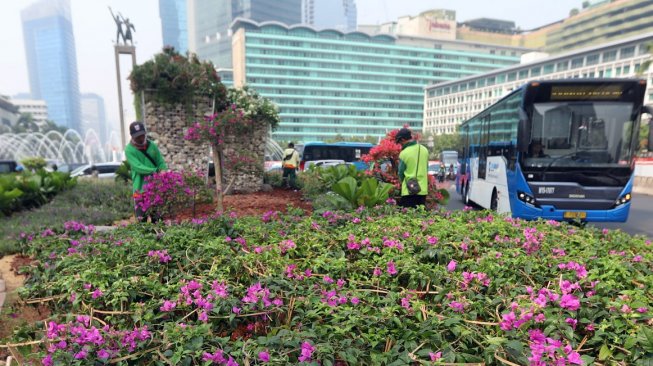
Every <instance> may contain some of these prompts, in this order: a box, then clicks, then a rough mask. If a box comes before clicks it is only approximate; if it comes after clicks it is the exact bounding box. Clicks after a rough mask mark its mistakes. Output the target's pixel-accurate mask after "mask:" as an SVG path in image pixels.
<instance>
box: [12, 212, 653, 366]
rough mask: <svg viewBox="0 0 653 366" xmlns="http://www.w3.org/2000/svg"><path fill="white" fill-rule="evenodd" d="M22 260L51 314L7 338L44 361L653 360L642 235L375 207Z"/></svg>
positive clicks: (46, 241)
mask: <svg viewBox="0 0 653 366" xmlns="http://www.w3.org/2000/svg"><path fill="white" fill-rule="evenodd" d="M25 249H26V250H28V254H30V255H32V256H34V259H35V262H34V266H33V267H31V268H29V269H28V273H29V276H28V282H27V284H26V287H25V288H24V289H23V291H22V292H21V294H22V297H23V299H24V300H29V299H40V301H43V299H46V298H47V299H50V300H51V301H48V302H45V303H44V305H45V306H47V307H48V308H49V310H50V311H51V312H52V315H51V317H50V318H49V319H48V322H47V323H44V322H35V323H34V324H26V325H25V326H24V327H23V328H21V329H18V330H16V331H15V332H14V334H15V335H14V336H13V337H12V339H11V340H10V341H9V342H12V343H18V342H31V341H35V342H34V343H33V344H28V345H27V346H22V347H17V348H18V349H17V351H23V352H25V353H26V354H30V353H31V354H32V355H31V357H32V358H37V359H40V360H44V359H45V360H46V362H50V361H52V362H54V363H55V364H72V365H75V364H78V365H81V364H88V363H89V362H90V360H97V359H99V358H102V360H103V361H102V362H105V361H106V363H111V362H113V363H117V362H120V361H119V360H122V361H124V362H127V363H129V364H139V365H145V364H180V365H206V364H212V363H226V362H228V360H230V359H233V360H232V362H238V363H239V364H257V363H262V362H264V361H263V360H268V359H269V362H270V363H272V364H297V363H300V362H306V363H307V364H309V363H313V364H318V363H319V364H323V365H334V364H343V363H346V364H361V365H372V364H373V365H390V364H396V365H398V364H402V365H404V364H430V363H432V362H434V361H435V363H436V364H437V363H447V364H452V363H467V364H469V363H477V364H478V363H485V364H489V365H497V364H509V363H512V364H520V365H521V364H529V363H530V364H535V365H540V364H560V365H562V364H565V365H569V364H580V363H581V362H582V363H583V364H592V363H594V362H596V363H601V364H605V365H607V364H646V363H647V362H650V360H651V358H652V357H653V342H652V339H653V333H652V332H651V329H650V322H651V321H652V320H651V319H652V316H651V311H652V309H653V300H651V299H653V290H652V289H653V266H652V263H653V254H652V251H651V242H650V241H649V240H647V239H645V238H643V237H631V236H629V235H627V234H624V233H621V232H619V231H608V230H604V231H600V230H596V229H582V228H578V227H576V226H572V225H569V224H566V223H558V222H555V221H546V222H545V221H537V222H526V221H522V220H517V219H512V218H507V217H500V216H494V214H492V213H489V212H474V211H472V212H454V213H433V212H429V211H426V210H421V209H420V210H404V209H397V208H396V207H394V206H389V205H386V206H382V207H380V208H378V209H364V208H363V209H359V210H357V211H356V212H352V213H339V212H324V213H323V214H321V215H315V216H312V217H303V216H288V215H283V214H279V213H276V214H266V215H265V216H264V217H262V218H258V217H243V218H234V217H233V216H230V215H223V216H216V217H215V218H213V219H207V220H196V221H195V222H192V223H185V224H182V225H170V226H166V227H165V228H164V230H160V229H158V228H153V227H152V226H150V225H135V226H130V227H126V228H121V229H119V230H117V231H115V232H113V233H110V234H108V233H95V232H93V231H92V229H91V228H88V227H85V226H83V225H80V224H79V223H71V224H69V225H67V228H66V230H65V231H58V232H57V231H55V232H54V233H49V232H48V233H47V235H41V236H38V237H34V238H33V240H32V241H31V242H30V243H29V246H25ZM71 314H76V315H79V316H76V315H71ZM91 315H92V316H91ZM80 334H84V335H96V336H94V337H81V336H80ZM61 341H65V343H60V342H61ZM32 347H33V348H32ZM82 351H83V352H82ZM122 357H126V359H122ZM265 362H267V361H265Z"/></svg>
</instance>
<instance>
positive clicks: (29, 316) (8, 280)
mask: <svg viewBox="0 0 653 366" xmlns="http://www.w3.org/2000/svg"><path fill="white" fill-rule="evenodd" d="M31 263H32V259H31V258H29V257H26V256H23V255H8V256H4V257H2V258H0V277H1V278H3V279H4V280H5V285H6V287H7V299H6V301H5V303H4V306H3V307H2V311H1V312H0V340H1V339H3V338H7V337H8V336H10V335H11V334H12V333H13V331H14V328H16V327H18V326H20V325H23V324H34V323H36V322H37V321H40V320H44V319H46V318H48V317H49V316H50V310H49V309H48V307H47V306H46V305H45V304H35V305H27V304H21V303H19V302H17V301H16V300H17V299H18V295H17V294H16V292H15V290H16V289H17V288H19V287H21V286H22V285H23V283H24V282H25V276H24V275H20V274H18V271H19V269H20V268H21V267H23V266H29V265H30V264H31ZM0 343H4V342H2V341H0ZM7 356H9V353H8V351H7V349H6V348H0V359H2V360H4V359H6V358H7Z"/></svg>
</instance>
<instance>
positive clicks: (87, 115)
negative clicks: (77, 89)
mask: <svg viewBox="0 0 653 366" xmlns="http://www.w3.org/2000/svg"><path fill="white" fill-rule="evenodd" d="M91 129H92V130H93V131H94V132H95V133H96V134H97V136H98V138H99V139H100V142H101V143H106V142H107V136H108V135H109V133H110V131H109V126H107V114H106V112H105V110H104V98H102V97H101V96H99V95H97V94H94V93H84V94H82V130H81V131H80V133H81V134H82V136H85V135H86V133H87V132H88V131H90V130H91Z"/></svg>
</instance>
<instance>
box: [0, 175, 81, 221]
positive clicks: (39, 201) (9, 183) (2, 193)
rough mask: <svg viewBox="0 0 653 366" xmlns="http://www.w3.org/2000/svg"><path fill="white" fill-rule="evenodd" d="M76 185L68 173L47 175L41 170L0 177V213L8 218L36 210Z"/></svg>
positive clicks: (75, 181)
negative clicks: (16, 212)
mask: <svg viewBox="0 0 653 366" xmlns="http://www.w3.org/2000/svg"><path fill="white" fill-rule="evenodd" d="M76 183H77V180H76V179H73V178H70V175H69V174H68V173H61V172H51V173H49V172H46V171H45V170H43V169H39V170H37V171H36V172H35V173H32V172H30V171H25V172H22V173H20V174H17V173H12V174H3V175H0V212H2V213H3V214H4V215H6V216H8V215H11V214H12V213H13V212H15V211H20V210H25V209H32V208H37V207H39V206H41V205H43V204H45V203H47V202H48V201H49V200H50V199H52V197H54V196H55V195H56V194H57V193H59V192H61V191H63V190H66V189H69V188H71V187H73V186H75V184H76Z"/></svg>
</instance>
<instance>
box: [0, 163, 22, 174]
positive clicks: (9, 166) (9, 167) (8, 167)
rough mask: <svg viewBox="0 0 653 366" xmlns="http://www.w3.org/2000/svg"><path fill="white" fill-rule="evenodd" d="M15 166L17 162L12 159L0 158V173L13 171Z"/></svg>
mask: <svg viewBox="0 0 653 366" xmlns="http://www.w3.org/2000/svg"><path fill="white" fill-rule="evenodd" d="M17 167H18V163H16V162H15V161H13V160H0V174H3V173H13V172H15V171H16V168H17Z"/></svg>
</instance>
